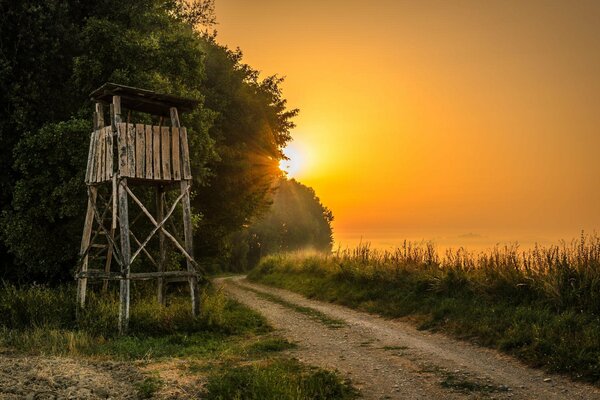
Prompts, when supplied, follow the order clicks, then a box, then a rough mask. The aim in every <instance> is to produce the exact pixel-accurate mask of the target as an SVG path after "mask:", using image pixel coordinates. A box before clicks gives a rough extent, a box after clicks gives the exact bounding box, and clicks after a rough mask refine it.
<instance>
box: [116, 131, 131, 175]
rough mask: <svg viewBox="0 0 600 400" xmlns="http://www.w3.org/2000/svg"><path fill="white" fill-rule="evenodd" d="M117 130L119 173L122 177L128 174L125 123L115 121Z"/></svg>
mask: <svg viewBox="0 0 600 400" xmlns="http://www.w3.org/2000/svg"><path fill="white" fill-rule="evenodd" d="M117 129H118V131H119V133H118V138H119V175H120V176H122V177H125V176H128V175H129V164H128V163H127V124H125V123H123V122H120V123H117Z"/></svg>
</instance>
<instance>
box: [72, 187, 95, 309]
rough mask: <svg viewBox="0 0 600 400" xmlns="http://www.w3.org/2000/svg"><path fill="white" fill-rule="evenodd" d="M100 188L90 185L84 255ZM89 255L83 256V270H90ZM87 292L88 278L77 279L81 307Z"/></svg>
mask: <svg viewBox="0 0 600 400" xmlns="http://www.w3.org/2000/svg"><path fill="white" fill-rule="evenodd" d="M97 193H98V188H97V187H95V186H90V187H89V195H88V205H87V213H86V214H85V223H84V225H83V236H82V238H81V247H80V250H79V254H80V255H83V254H84V253H85V252H86V251H87V250H88V247H89V245H90V239H91V237H92V227H93V225H94V205H95V204H96V195H97ZM88 260H89V257H88V256H87V255H86V256H85V257H84V258H83V263H82V265H81V272H86V271H87V270H88ZM86 292H87V278H79V279H78V280H77V303H78V304H79V306H80V307H82V308H83V307H85V297H86Z"/></svg>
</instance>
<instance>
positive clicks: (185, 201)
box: [181, 180, 200, 317]
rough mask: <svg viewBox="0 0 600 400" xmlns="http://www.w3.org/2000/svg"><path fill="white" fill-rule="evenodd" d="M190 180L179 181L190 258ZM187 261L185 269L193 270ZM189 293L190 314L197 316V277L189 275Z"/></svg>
mask: <svg viewBox="0 0 600 400" xmlns="http://www.w3.org/2000/svg"><path fill="white" fill-rule="evenodd" d="M189 187H190V181H188V180H183V181H181V193H183V194H184V196H183V198H182V199H181V205H182V208H183V231H184V235H185V251H187V252H188V254H189V255H190V256H192V258H193V257H194V242H193V239H192V209H191V206H190V192H189ZM186 261H187V270H188V271H191V272H195V268H194V265H193V264H192V263H191V262H190V260H186ZM189 281H190V295H191V297H192V314H193V315H194V316H195V317H197V316H198V314H199V313H200V296H199V290H198V279H197V278H196V277H195V276H193V277H190V279H189Z"/></svg>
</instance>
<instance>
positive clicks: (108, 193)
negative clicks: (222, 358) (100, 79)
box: [76, 83, 200, 333]
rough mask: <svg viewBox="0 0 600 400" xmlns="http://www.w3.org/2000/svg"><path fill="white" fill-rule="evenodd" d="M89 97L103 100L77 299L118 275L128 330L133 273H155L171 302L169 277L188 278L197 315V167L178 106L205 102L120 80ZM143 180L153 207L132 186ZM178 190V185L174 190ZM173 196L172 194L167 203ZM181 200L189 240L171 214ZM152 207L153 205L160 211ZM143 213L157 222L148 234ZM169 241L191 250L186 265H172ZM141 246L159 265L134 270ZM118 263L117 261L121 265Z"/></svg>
mask: <svg viewBox="0 0 600 400" xmlns="http://www.w3.org/2000/svg"><path fill="white" fill-rule="evenodd" d="M90 97H91V99H92V100H93V101H95V102H96V112H95V114H94V132H92V134H91V138H90V148H89V155H88V164H87V170H86V175H85V182H86V185H87V191H88V205H87V214H86V217H85V225H84V228H83V237H82V240H81V249H80V264H79V266H78V272H77V274H76V278H77V282H78V285H77V299H78V303H79V305H80V306H81V307H84V306H85V300H86V291H87V286H88V283H89V282H88V281H103V282H104V289H105V290H106V287H107V286H108V282H109V281H111V280H112V281H115V280H118V281H119V282H120V309H119V331H120V332H121V333H123V332H125V331H126V330H127V326H128V322H129V302H130V282H131V281H132V280H149V279H156V281H157V286H158V287H157V290H158V301H159V302H160V303H161V304H166V302H165V293H166V291H165V285H166V283H168V282H170V281H181V280H187V281H189V285H190V294H191V301H192V313H193V315H194V316H196V315H198V311H199V307H200V304H199V294H198V274H197V272H196V268H197V267H198V265H197V263H196V261H195V260H194V255H193V243H192V222H191V210H190V185H191V180H192V174H191V170H190V155H189V148H188V140H187V131H186V128H184V127H182V126H181V125H180V123H179V115H178V111H181V112H184V111H191V110H192V109H193V108H195V107H196V106H197V104H198V102H197V101H195V100H190V99H185V98H180V97H176V96H171V95H164V94H158V93H154V92H152V91H149V90H143V89H138V88H133V87H129V86H123V85H117V84H113V83H106V84H104V85H103V86H102V87H100V88H98V89H97V90H95V91H94V92H93V93H92V94H91V95H90ZM107 104H109V105H110V125H107V126H105V123H104V116H105V111H104V110H105V109H104V106H105V105H107ZM122 108H123V109H125V110H127V112H128V114H127V115H128V117H127V118H126V121H125V122H123V120H122ZM132 112H133V113H134V115H137V116H141V115H142V113H143V114H150V115H151V120H152V122H153V124H152V125H147V124H139V123H137V124H133V123H131V122H130V118H131V113H132ZM146 118H148V117H146ZM165 120H167V121H168V120H170V126H168V125H163V122H164V121H165ZM155 121H156V124H154V122H155ZM136 187H137V188H138V189H139V188H140V187H146V188H154V189H152V190H153V191H154V192H155V195H153V197H155V200H156V201H155V202H156V204H155V205H154V206H153V207H151V206H146V205H144V203H143V201H142V199H144V198H145V199H146V202H148V201H147V199H148V195H147V193H148V190H146V192H144V193H146V196H145V197H144V196H139V194H138V196H136V194H134V190H133V189H134V188H136ZM171 191H176V192H174V193H175V194H174V195H173V194H172V195H171V196H168V195H167V194H168V193H169V192H171ZM169 197H171V200H173V202H172V204H170V205H169V206H168V207H167V200H168V198H169ZM130 200H132V201H133V204H134V205H135V206H134V207H135V209H138V212H139V214H138V215H137V216H136V217H135V218H134V219H130V211H132V210H131V208H130V205H129V201H130ZM151 203H152V202H151ZM178 205H180V207H181V215H182V216H183V221H182V222H183V223H182V224H180V226H183V243H181V241H182V240H181V239H177V232H176V231H175V230H176V224H175V223H174V221H173V218H172V217H173V215H174V213H175V212H176V209H178V207H177V206H178ZM149 210H154V211H155V212H154V215H152V213H151V212H150V211H149ZM144 217H146V218H147V220H149V224H148V223H147V222H146V226H149V227H150V228H149V230H147V232H145V233H144V235H145V236H144V237H138V236H137V235H136V233H137V234H138V235H139V232H137V231H136V232H134V231H135V230H136V229H134V228H135V227H134V224H135V223H136V221H138V220H139V219H140V218H144ZM167 224H169V225H167ZM167 226H168V227H169V229H170V231H171V232H170V231H169V230H167V228H166V227H167ZM117 227H118V232H117ZM140 229H141V228H140ZM151 240H153V241H154V242H156V241H158V257H157V253H155V256H154V257H153V256H152V254H151V252H150V251H149V250H150V249H149V246H148V244H149V243H150V242H151ZM167 240H168V242H167ZM132 242H133V243H135V250H134V249H133V248H132V246H131V244H132ZM167 243H170V244H172V246H173V247H174V248H175V249H176V250H178V251H179V252H180V253H181V254H182V255H183V256H184V257H185V259H186V264H187V270H185V271H181V270H175V271H172V270H167V269H166V264H167V260H166V252H167V251H166V246H167ZM132 250H134V251H132ZM142 253H143V255H144V256H145V257H146V258H147V259H148V261H149V262H150V264H152V265H154V266H155V268H156V270H155V271H152V272H135V273H134V272H132V271H131V266H132V263H133V262H134V261H135V260H136V259H137V258H138V257H139V256H141V255H142ZM113 264H116V266H115V267H114V268H112V265H113Z"/></svg>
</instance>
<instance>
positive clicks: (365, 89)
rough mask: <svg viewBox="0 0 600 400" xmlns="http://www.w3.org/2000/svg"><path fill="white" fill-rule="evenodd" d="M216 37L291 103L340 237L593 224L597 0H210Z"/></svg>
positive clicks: (464, 241)
mask: <svg viewBox="0 0 600 400" xmlns="http://www.w3.org/2000/svg"><path fill="white" fill-rule="evenodd" d="M216 12H217V19H218V22H219V25H218V26H217V30H218V38H219V41H220V42H222V43H224V44H227V45H228V46H230V47H232V48H235V47H238V46H239V47H240V48H241V49H242V51H243V52H244V54H245V61H246V62H247V63H249V64H250V65H252V66H253V67H254V68H256V69H259V70H261V71H262V72H263V76H267V75H270V74H275V73H277V74H280V75H283V76H286V81H285V83H284V84H283V89H284V96H285V97H286V98H287V99H288V101H289V105H290V107H298V108H300V115H299V116H298V117H297V118H296V120H295V122H296V124H297V127H296V128H295V129H294V130H293V137H294V142H293V143H292V144H291V146H290V148H291V149H290V151H289V153H290V155H291V156H292V158H293V160H292V163H296V164H298V165H297V171H296V172H295V177H296V178H297V179H298V180H299V181H301V182H302V183H304V184H307V185H309V186H312V187H313V188H314V189H315V190H316V192H317V194H318V195H319V196H320V198H321V200H322V201H323V203H324V204H325V205H327V206H328V207H329V208H331V209H332V210H333V212H334V215H335V218H336V220H335V222H334V230H335V238H336V241H337V243H336V244H341V245H342V246H346V245H353V244H355V243H356V242H357V241H358V240H360V238H361V237H362V238H363V240H368V241H371V242H373V244H374V245H375V246H380V247H390V246H393V245H394V244H395V243H398V242H399V241H400V240H401V239H403V238H408V239H411V240H419V239H434V240H436V241H437V242H438V243H440V244H441V245H452V246H457V245H466V246H469V247H478V246H488V245H490V244H492V243H494V242H501V241H517V240H518V241H520V242H521V243H523V244H524V245H527V244H529V243H531V242H533V241H539V242H541V243H548V242H553V241H556V240H558V239H560V238H565V239H571V238H573V237H575V236H577V235H578V233H579V232H580V231H581V230H582V229H585V230H586V231H588V232H592V231H594V230H598V229H599V228H600V157H599V152H600V74H599V73H598V72H599V71H600V40H598V39H599V38H600V24H599V23H598V21H600V2H598V1H574V2H564V1H551V0H544V1H527V2H523V1H509V0H506V1H397V0H395V1H387V0H379V1H373V2H364V1H355V0H344V1H341V0H329V1H316V0H303V1H267V0H253V1H251V2H250V1H242V0H217V5H216Z"/></svg>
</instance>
